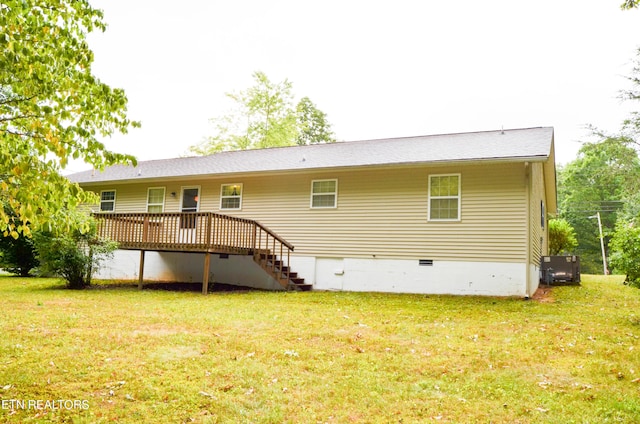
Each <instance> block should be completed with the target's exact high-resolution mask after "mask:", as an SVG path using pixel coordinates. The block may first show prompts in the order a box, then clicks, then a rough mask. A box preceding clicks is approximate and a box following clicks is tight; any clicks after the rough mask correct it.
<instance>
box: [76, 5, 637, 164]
mask: <svg viewBox="0 0 640 424" xmlns="http://www.w3.org/2000/svg"><path fill="white" fill-rule="evenodd" d="M90 2H91V4H92V5H93V6H94V7H97V8H99V9H102V10H103V11H104V14H105V21H106V22H107V25H108V28H107V31H106V32H104V33H92V34H90V36H89V44H90V46H91V47H92V49H93V51H94V53H95V62H94V65H93V72H94V74H95V75H96V76H98V77H99V78H100V79H101V80H102V81H103V82H105V83H107V84H109V85H110V86H112V87H118V88H123V89H124V90H125V92H126V93H127V96H128V99H129V117H130V118H131V119H134V120H139V121H141V122H142V128H140V129H132V130H131V131H130V132H129V133H128V134H126V135H114V136H112V137H111V138H109V139H106V140H104V141H105V144H106V145H107V147H108V148H109V149H110V150H113V151H117V152H122V153H129V154H133V155H135V156H136V157H137V158H138V160H149V159H162V158H172V157H178V156H184V155H187V154H188V152H187V151H188V147H189V146H191V145H194V144H197V143H200V142H201V141H202V140H203V139H204V138H205V137H206V136H207V135H211V134H212V132H213V126H212V125H211V123H210V121H209V120H210V118H213V117H219V116H222V115H224V114H225V113H227V112H228V111H229V109H230V108H231V106H232V103H231V101H230V100H229V99H228V98H227V97H226V96H225V93H229V92H238V91H240V90H244V89H246V88H247V87H249V86H250V85H252V82H253V80H252V76H251V75H252V73H253V72H255V71H262V72H264V73H265V74H266V75H267V76H268V77H269V79H271V81H273V82H279V81H283V80H284V79H288V80H289V81H290V82H291V83H292V84H293V93H294V94H295V96H296V100H297V99H299V98H301V97H304V96H307V97H309V98H310V99H311V100H312V101H313V102H314V103H315V104H316V106H317V107H318V108H319V109H320V110H322V111H323V112H325V113H326V114H327V116H328V120H329V122H330V123H331V124H332V128H333V130H334V132H335V134H336V138H337V139H338V140H340V141H352V140H363V139H376V138H388V137H403V136H415V135H428V134H443V133H458V132H468V131H486V130H495V129H501V128H505V129H508V128H528V127H539V126H553V127H554V128H555V142H556V155H557V162H559V163H566V162H569V161H571V160H573V159H574V158H575V155H576V152H577V151H578V149H579V147H580V141H588V140H592V138H591V137H590V136H589V131H588V130H586V126H587V125H594V126H596V127H598V128H600V129H602V130H605V131H611V132H615V131H616V130H618V129H619V128H620V124H621V122H622V120H623V119H624V118H625V117H626V116H627V115H628V113H629V112H630V111H631V110H640V104H632V103H630V102H622V101H621V100H620V99H619V98H618V96H619V91H620V90H621V89H624V88H628V87H629V82H628V81H627V80H626V78H625V76H628V75H630V72H631V66H632V59H633V58H634V57H636V52H637V51H638V48H640V10H632V11H622V10H620V7H619V4H620V3H622V0H561V1H559V0H539V1H535V2H531V1H529V2H520V1H513V0H485V1H477V0H458V1H429V0H394V1H390V0H387V1H378V0H366V1H363V0H322V1H320V0H308V1H306V0H270V1H264V0H233V1H232V0H227V1H220V0H182V1H180V2H176V1H175V0H171V1H168V0H153V1H152V0H90ZM73 166H74V167H76V168H77V169H73V171H76V170H83V169H86V166H84V165H79V166H78V165H73Z"/></svg>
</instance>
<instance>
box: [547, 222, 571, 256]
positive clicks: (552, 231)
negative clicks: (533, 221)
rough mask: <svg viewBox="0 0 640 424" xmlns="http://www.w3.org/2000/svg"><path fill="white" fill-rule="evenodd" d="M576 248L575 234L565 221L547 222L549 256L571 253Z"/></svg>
mask: <svg viewBox="0 0 640 424" xmlns="http://www.w3.org/2000/svg"><path fill="white" fill-rule="evenodd" d="M576 246H578V240H577V239H576V232H575V230H574V229H573V227H572V226H571V224H569V222H568V221H567V220H565V219H551V220H549V254H551V255H560V254H562V253H572V251H573V249H575V248H576Z"/></svg>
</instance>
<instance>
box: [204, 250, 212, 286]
mask: <svg viewBox="0 0 640 424" xmlns="http://www.w3.org/2000/svg"><path fill="white" fill-rule="evenodd" d="M210 265H211V253H209V252H207V253H205V254H204V271H203V273H202V294H207V292H208V290H209V266H210Z"/></svg>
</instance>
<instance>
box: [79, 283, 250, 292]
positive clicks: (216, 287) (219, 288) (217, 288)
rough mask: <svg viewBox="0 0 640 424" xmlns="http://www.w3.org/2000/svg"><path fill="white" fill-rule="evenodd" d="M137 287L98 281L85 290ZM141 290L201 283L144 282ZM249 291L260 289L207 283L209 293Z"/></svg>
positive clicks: (191, 287) (187, 288)
mask: <svg viewBox="0 0 640 424" xmlns="http://www.w3.org/2000/svg"><path fill="white" fill-rule="evenodd" d="M125 288H126V289H136V290H137V289H138V284H137V283H129V282H127V283H124V282H117V283H111V282H99V283H96V284H92V285H91V286H89V287H87V288H86V290H114V289H115V290H117V289H125ZM142 289H143V290H159V291H171V292H197V293H200V292H202V283H144V285H143V286H142ZM250 291H260V290H259V289H255V288H252V287H245V286H235V285H232V284H221V283H215V284H214V283H211V284H209V289H208V292H209V293H224V292H235V293H243V292H250Z"/></svg>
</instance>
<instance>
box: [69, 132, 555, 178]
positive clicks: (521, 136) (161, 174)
mask: <svg viewBox="0 0 640 424" xmlns="http://www.w3.org/2000/svg"><path fill="white" fill-rule="evenodd" d="M552 141H553V128H552V127H538V128H524V129H511V130H497V131H483V132H471V133H458V134H440V135H427V136H418V137H402V138H388V139H379V140H362V141H350V142H338V143H331V144H315V145H309V146H293V147H278V148H270V149H260V150H242V151H234V152H221V153H216V154H213V155H209V156H195V157H184V158H174V159H162V160H151V161H140V162H138V165H137V166H135V167H133V166H123V165H115V166H111V167H108V168H106V169H105V170H104V171H102V172H99V171H91V170H89V171H83V172H78V173H75V174H71V175H69V176H68V178H69V179H70V180H71V181H73V182H78V183H81V184H82V183H92V182H96V183H97V182H107V181H126V180H142V179H152V178H175V177H183V176H206V175H221V174H236V173H254V172H281V171H294V170H313V169H323V168H341V167H361V166H381V165H401V164H418V163H425V164H427V163H436V162H461V161H487V160H523V161H524V160H545V159H547V158H549V156H550V155H551V149H552Z"/></svg>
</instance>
